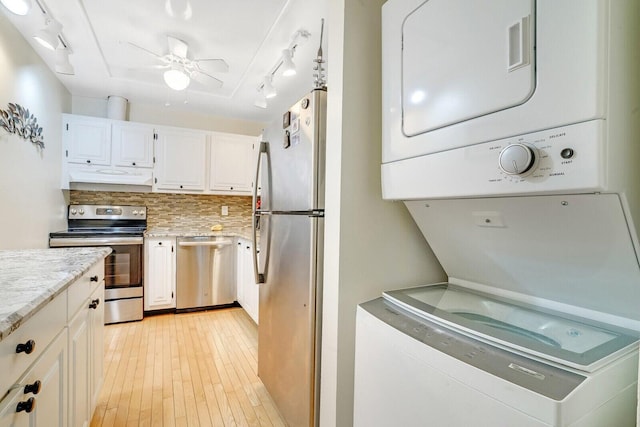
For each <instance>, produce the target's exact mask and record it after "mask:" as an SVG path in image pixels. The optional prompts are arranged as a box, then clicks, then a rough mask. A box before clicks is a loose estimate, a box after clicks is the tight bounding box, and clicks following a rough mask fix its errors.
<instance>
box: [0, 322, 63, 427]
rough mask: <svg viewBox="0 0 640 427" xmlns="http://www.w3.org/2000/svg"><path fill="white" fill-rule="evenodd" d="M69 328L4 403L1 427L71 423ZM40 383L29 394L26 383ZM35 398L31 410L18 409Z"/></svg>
mask: <svg viewBox="0 0 640 427" xmlns="http://www.w3.org/2000/svg"><path fill="white" fill-rule="evenodd" d="M66 369H67V331H66V329H64V330H63V331H62V332H61V333H60V334H59V335H58V336H57V337H56V338H55V339H54V340H53V341H52V342H51V344H50V345H49V347H47V349H46V350H45V351H44V352H43V353H42V354H41V355H40V357H39V358H38V360H37V361H36V362H35V363H34V364H33V365H32V367H31V368H30V369H29V370H27V372H26V373H25V375H24V376H23V377H22V378H21V379H20V380H19V381H18V384H20V387H18V388H15V389H13V390H12V391H11V392H10V394H9V395H8V396H6V397H5V398H4V399H3V400H2V402H1V403H0V427H9V426H12V427H17V426H30V427H50V426H51V427H56V426H57V427H65V426H66V425H67V411H66V404H67V402H66V399H65V397H66V396H67V377H66V372H67V371H66ZM36 381H39V382H40V388H39V391H37V392H35V393H34V392H33V391H30V392H27V393H25V386H26V385H34V384H35V383H36ZM30 399H33V400H32V402H33V407H32V409H31V412H27V411H26V410H22V411H20V412H16V410H17V408H18V404H21V405H22V406H24V405H25V404H27V403H28V401H29V400H30Z"/></svg>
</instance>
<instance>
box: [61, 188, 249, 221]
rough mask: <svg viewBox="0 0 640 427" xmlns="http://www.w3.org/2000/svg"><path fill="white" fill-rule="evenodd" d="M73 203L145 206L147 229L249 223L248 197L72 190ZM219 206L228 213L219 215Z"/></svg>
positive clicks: (70, 195) (70, 197)
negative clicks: (224, 207)
mask: <svg viewBox="0 0 640 427" xmlns="http://www.w3.org/2000/svg"><path fill="white" fill-rule="evenodd" d="M69 199H70V202H71V203H72V204H88V205H97V204H106V205H141V206H146V207H147V229H149V230H153V229H155V228H161V229H181V230H185V229H193V230H199V229H209V227H211V226H212V225H214V224H222V225H224V226H225V228H226V227H250V226H251V197H246V196H214V195H199V194H167V193H120V192H103V191H79V190H71V191H70V192H69ZM222 206H228V207H229V215H228V216H222V215H220V214H221V211H222Z"/></svg>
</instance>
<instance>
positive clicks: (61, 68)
mask: <svg viewBox="0 0 640 427" xmlns="http://www.w3.org/2000/svg"><path fill="white" fill-rule="evenodd" d="M55 69H56V73H59V74H67V75H73V74H75V72H74V69H73V65H71V63H70V62H69V49H67V48H64V47H61V48H58V49H56V66H55Z"/></svg>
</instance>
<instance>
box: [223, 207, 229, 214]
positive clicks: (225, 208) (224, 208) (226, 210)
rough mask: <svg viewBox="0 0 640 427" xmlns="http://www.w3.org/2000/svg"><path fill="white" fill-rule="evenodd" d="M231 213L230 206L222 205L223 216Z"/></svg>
mask: <svg viewBox="0 0 640 427" xmlns="http://www.w3.org/2000/svg"><path fill="white" fill-rule="evenodd" d="M227 215H229V206H223V207H222V216H227Z"/></svg>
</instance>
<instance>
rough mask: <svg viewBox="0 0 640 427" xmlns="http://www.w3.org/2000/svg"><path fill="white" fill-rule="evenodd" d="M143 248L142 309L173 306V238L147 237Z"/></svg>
mask: <svg viewBox="0 0 640 427" xmlns="http://www.w3.org/2000/svg"><path fill="white" fill-rule="evenodd" d="M145 250H146V256H145V262H146V269H145V280H144V287H145V289H144V309H145V310H147V311H150V310H159V309H166V308H175V306H176V299H175V288H176V275H175V260H176V257H175V255H176V253H175V239H155V238H149V239H147V240H146V244H145Z"/></svg>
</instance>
